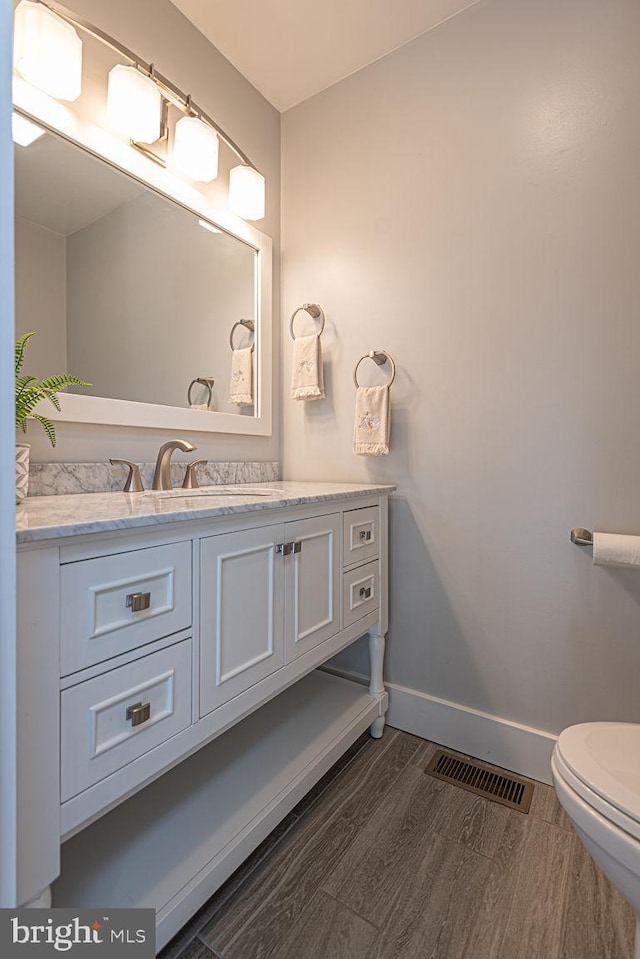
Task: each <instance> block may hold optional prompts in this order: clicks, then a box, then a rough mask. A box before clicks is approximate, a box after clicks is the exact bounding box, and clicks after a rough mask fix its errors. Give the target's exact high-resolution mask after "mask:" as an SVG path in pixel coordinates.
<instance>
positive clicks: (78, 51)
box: [13, 0, 82, 101]
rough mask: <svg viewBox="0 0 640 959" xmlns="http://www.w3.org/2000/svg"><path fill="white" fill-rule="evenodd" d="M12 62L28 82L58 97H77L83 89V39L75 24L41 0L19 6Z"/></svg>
mask: <svg viewBox="0 0 640 959" xmlns="http://www.w3.org/2000/svg"><path fill="white" fill-rule="evenodd" d="M13 51H14V52H13V65H14V67H15V69H16V70H17V72H18V73H19V74H20V75H21V76H22V77H24V79H25V80H26V81H27V83H30V84H31V85H32V86H34V87H37V88H38V89H39V90H44V92H45V93H48V94H49V96H52V97H55V99H56V100H69V101H72V100H77V99H78V97H79V96H80V90H81V88H82V40H81V39H80V37H79V36H78V34H77V33H76V31H75V29H74V28H73V25H72V24H71V23H69V21H68V20H67V19H66V18H65V19H62V18H61V17H59V16H57V14H56V13H54V12H53V10H51V9H50V8H49V7H48V6H45V5H44V4H43V3H40V2H38V0H21V2H20V3H19V4H18V6H17V7H16V12H15V23H14V40H13Z"/></svg>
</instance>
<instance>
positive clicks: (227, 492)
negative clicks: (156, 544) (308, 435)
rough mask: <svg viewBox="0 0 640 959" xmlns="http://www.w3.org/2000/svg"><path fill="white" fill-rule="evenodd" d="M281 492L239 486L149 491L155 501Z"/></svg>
mask: <svg viewBox="0 0 640 959" xmlns="http://www.w3.org/2000/svg"><path fill="white" fill-rule="evenodd" d="M280 492H281V491H280V490H277V489H266V488H261V489H258V488H255V487H246V488H245V487H243V486H242V485H239V486H200V487H198V488H197V489H182V487H179V488H178V489H172V490H158V491H155V490H147V493H148V495H150V496H153V498H154V499H195V498H196V497H197V498H198V499H202V498H206V497H208V496H236V497H237V496H251V497H253V496H277V495H279V494H280Z"/></svg>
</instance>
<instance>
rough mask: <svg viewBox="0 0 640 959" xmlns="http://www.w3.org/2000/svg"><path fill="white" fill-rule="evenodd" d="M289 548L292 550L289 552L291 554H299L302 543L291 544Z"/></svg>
mask: <svg viewBox="0 0 640 959" xmlns="http://www.w3.org/2000/svg"><path fill="white" fill-rule="evenodd" d="M291 547H292V549H291V552H292V553H301V552H302V543H292V544H291Z"/></svg>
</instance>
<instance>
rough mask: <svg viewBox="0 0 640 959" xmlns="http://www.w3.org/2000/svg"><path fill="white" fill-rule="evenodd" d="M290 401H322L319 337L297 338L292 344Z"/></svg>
mask: <svg viewBox="0 0 640 959" xmlns="http://www.w3.org/2000/svg"><path fill="white" fill-rule="evenodd" d="M291 399H292V400H323V399H324V379H323V374H322V349H321V347H320V336H319V335H318V334H317V333H312V334H311V336H298V337H296V339H295V341H294V344H293V369H292V372H291Z"/></svg>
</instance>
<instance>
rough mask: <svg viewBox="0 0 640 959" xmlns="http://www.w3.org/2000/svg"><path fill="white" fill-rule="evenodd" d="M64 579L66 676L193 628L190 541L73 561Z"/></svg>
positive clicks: (63, 659) (63, 661)
mask: <svg viewBox="0 0 640 959" xmlns="http://www.w3.org/2000/svg"><path fill="white" fill-rule="evenodd" d="M60 575H61V595H62V602H61V613H60V616H61V637H62V641H61V651H60V657H61V672H62V675H63V676H67V675H68V674H69V673H74V672H76V671H77V670H79V669H84V668H85V667H87V666H93V665H94V664H95V663H101V662H104V661H105V660H107V659H111V657H112V656H118V655H119V654H120V653H124V652H127V651H128V650H131V649H136V648H137V647H138V646H144V645H145V644H146V643H152V642H153V641H154V640H156V639H162V637H163V636H170V635H171V634H172V633H177V632H179V630H181V629H187V628H188V627H189V626H190V625H191V542H189V541H187V542H183V543H169V544H167V545H166V546H152V547H150V548H149V549H137V550H133V551H131V552H128V553H120V554H118V555H112V556H101V557H99V558H97V559H88V560H82V561H81V562H78V563H68V564H67V565H65V566H62V567H61V571H60ZM136 605H139V606H140V607H142V608H139V609H135V606H136Z"/></svg>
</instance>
